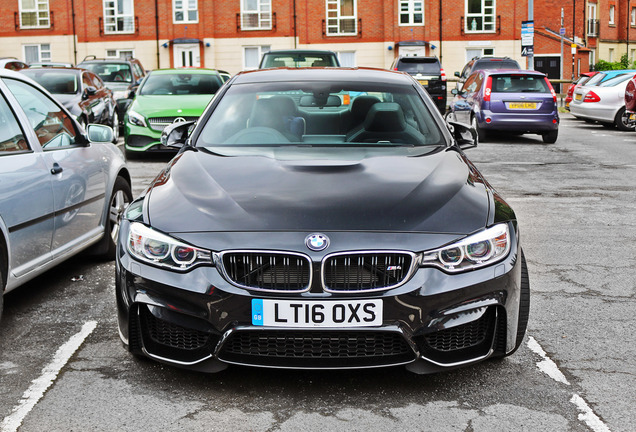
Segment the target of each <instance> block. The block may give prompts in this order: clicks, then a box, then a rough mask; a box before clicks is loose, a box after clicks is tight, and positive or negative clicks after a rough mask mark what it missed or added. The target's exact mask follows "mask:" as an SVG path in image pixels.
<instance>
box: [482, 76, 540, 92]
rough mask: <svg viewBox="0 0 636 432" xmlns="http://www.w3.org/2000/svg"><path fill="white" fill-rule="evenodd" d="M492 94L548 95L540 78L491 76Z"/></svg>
mask: <svg viewBox="0 0 636 432" xmlns="http://www.w3.org/2000/svg"><path fill="white" fill-rule="evenodd" d="M492 91H493V93H550V89H549V88H548V85H547V83H546V82H545V79H544V78H543V77H542V76H534V75H532V76H529V75H514V74H511V75H494V76H492Z"/></svg>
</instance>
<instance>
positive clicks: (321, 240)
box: [305, 233, 329, 252]
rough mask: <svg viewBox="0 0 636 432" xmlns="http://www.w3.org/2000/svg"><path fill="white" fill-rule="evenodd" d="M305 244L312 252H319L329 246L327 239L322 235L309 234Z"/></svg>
mask: <svg viewBox="0 0 636 432" xmlns="http://www.w3.org/2000/svg"><path fill="white" fill-rule="evenodd" d="M305 244H306V245H307V247H308V248H309V249H311V250H312V251H316V252H318V251H321V250H325V249H327V247H328V246H329V237H327V236H326V235H324V234H318V233H316V234H309V235H308V236H307V238H306V239H305Z"/></svg>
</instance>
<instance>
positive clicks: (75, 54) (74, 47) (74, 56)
mask: <svg viewBox="0 0 636 432" xmlns="http://www.w3.org/2000/svg"><path fill="white" fill-rule="evenodd" d="M71 22H72V23H73V64H74V65H76V64H77V33H76V31H75V0H71Z"/></svg>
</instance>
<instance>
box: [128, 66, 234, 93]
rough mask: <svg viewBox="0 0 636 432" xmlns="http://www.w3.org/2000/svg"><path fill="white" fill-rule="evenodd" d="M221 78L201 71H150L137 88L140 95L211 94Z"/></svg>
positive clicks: (218, 85)
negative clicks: (172, 72) (165, 72)
mask: <svg viewBox="0 0 636 432" xmlns="http://www.w3.org/2000/svg"><path fill="white" fill-rule="evenodd" d="M221 84H222V83H221V79H220V78H219V77H218V76H216V75H212V74H201V73H176V72H175V73H174V74H163V73H162V74H153V73H150V75H149V76H148V78H146V81H144V83H143V85H142V86H141V88H140V89H139V94H140V95H142V96H148V95H213V94H215V93H216V92H217V91H218V90H219V87H221Z"/></svg>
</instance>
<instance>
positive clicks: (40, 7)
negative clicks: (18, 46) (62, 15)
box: [19, 0, 51, 29]
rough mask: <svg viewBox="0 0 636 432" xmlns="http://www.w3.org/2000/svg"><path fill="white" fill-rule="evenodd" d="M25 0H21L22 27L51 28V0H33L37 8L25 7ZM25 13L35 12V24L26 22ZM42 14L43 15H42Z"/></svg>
mask: <svg viewBox="0 0 636 432" xmlns="http://www.w3.org/2000/svg"><path fill="white" fill-rule="evenodd" d="M24 2H25V0H20V2H19V6H20V28H22V29H33V28H50V27H51V11H50V10H49V0H33V2H34V3H35V8H27V7H24ZM23 14H35V21H36V22H37V24H35V25H27V24H24V21H23ZM40 15H42V16H40Z"/></svg>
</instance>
